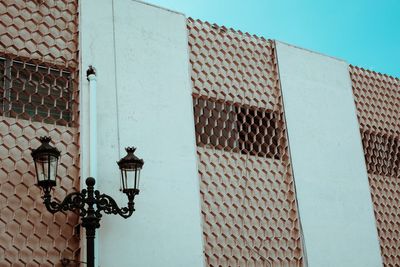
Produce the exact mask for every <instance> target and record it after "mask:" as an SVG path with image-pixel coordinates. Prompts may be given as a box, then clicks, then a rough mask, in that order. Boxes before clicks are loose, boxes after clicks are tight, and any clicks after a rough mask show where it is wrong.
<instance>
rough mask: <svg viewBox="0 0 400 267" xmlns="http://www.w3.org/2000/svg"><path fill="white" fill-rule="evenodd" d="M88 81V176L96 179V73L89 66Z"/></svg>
mask: <svg viewBox="0 0 400 267" xmlns="http://www.w3.org/2000/svg"><path fill="white" fill-rule="evenodd" d="M87 79H88V81H89V136H90V140H89V176H90V177H97V151H96V150H97V114H96V113H97V112H96V98H97V96H96V87H97V81H96V80H97V77H96V71H95V69H94V68H93V67H92V66H89V69H88V71H87Z"/></svg>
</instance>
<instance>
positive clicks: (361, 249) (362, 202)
mask: <svg viewBox="0 0 400 267" xmlns="http://www.w3.org/2000/svg"><path fill="white" fill-rule="evenodd" d="M277 56H278V63H279V73H280V79H281V86H282V92H283V99H284V106H285V113H286V121H287V128H288V135H289V145H290V152H291V157H292V163H293V171H294V179H295V183H296V190H297V198H298V205H299V213H300V219H301V223H302V226H303V234H304V240H305V245H306V248H305V249H306V251H307V255H308V263H309V266H312V267H314V266H317V267H318V266H324V267H327V266H335V267H337V266H341V267H345V266H349V267H356V266H360V267H366V266H381V265H382V260H381V256H380V249H379V242H378V236H377V230H376V226H375V219H374V214H373V208H372V202H371V196H370V191H369V185H368V177H367V172H366V167H365V162H364V155H363V149H362V144H361V137H360V132H359V126H358V122H357V117H356V111H355V104H354V100H353V95H352V88H351V81H350V77H349V72H348V65H347V63H346V62H343V61H340V60H337V59H334V58H330V57H327V56H323V55H320V54H316V53H313V52H309V51H306V50H303V49H299V48H296V47H292V46H289V45H286V44H283V43H280V42H277Z"/></svg>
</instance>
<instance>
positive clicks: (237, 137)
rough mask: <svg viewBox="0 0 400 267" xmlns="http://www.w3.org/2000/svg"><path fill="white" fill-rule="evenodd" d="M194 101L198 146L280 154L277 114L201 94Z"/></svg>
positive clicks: (277, 156) (279, 131)
mask: <svg viewBox="0 0 400 267" xmlns="http://www.w3.org/2000/svg"><path fill="white" fill-rule="evenodd" d="M193 101H194V116H195V130H196V141H197V145H198V146H211V147H214V148H216V149H221V150H226V151H232V152H240V153H242V154H250V155H253V156H259V157H267V158H276V159H278V158H280V157H281V149H280V146H279V139H280V137H281V135H282V130H281V129H280V128H279V125H278V114H277V113H275V112H273V111H269V110H266V109H255V108H249V107H245V106H236V105H232V104H229V103H226V102H222V101H215V100H211V99H203V98H198V97H194V98H193Z"/></svg>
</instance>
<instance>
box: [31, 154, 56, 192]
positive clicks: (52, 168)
mask: <svg viewBox="0 0 400 267" xmlns="http://www.w3.org/2000/svg"><path fill="white" fill-rule="evenodd" d="M57 163H58V157H56V156H54V155H51V154H44V155H39V156H38V157H36V158H35V166H36V175H37V179H38V183H39V184H41V183H43V182H45V181H48V182H45V183H49V184H52V185H55V184H56V176H57V165H58V164H57Z"/></svg>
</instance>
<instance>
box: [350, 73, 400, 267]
mask: <svg viewBox="0 0 400 267" xmlns="http://www.w3.org/2000/svg"><path fill="white" fill-rule="evenodd" d="M350 75H351V79H352V86H353V93H354V98H355V103H356V107H357V116H358V121H359V124H360V131H361V136H362V141H363V146H364V155H365V161H366V165H367V171H368V178H369V184H370V190H371V196H372V202H373V205H374V212H375V219H376V223H377V228H378V235H379V240H380V246H381V254H382V258H383V263H384V265H385V266H399V265H400V247H399V242H400V232H399V225H400V209H399V205H400V204H399V203H400V181H399V178H400V173H399V167H400V145H399V144H400V142H399V137H400V120H399V118H400V80H399V79H398V78H394V77H390V76H387V75H382V74H380V73H376V72H372V71H369V70H365V69H362V68H358V67H355V66H350Z"/></svg>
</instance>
